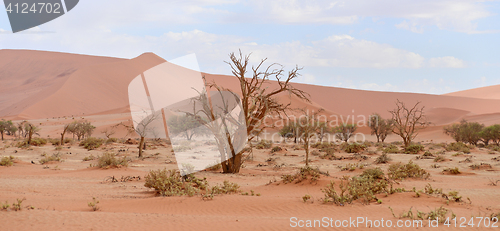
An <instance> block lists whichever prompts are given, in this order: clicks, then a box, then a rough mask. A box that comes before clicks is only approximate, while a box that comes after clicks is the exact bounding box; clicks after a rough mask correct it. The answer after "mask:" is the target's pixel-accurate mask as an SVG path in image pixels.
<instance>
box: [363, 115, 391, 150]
mask: <svg viewBox="0 0 500 231" xmlns="http://www.w3.org/2000/svg"><path fill="white" fill-rule="evenodd" d="M393 125H394V121H393V120H390V119H383V118H382V117H381V116H380V115H379V114H376V113H375V114H372V115H370V119H369V120H368V126H369V127H370V129H371V134H372V135H375V136H376V137H377V143H379V142H384V141H385V138H387V136H388V135H389V134H391V133H392V127H393Z"/></svg>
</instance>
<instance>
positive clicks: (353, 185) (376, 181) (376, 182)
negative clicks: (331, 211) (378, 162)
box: [321, 168, 391, 206]
mask: <svg viewBox="0 0 500 231" xmlns="http://www.w3.org/2000/svg"><path fill="white" fill-rule="evenodd" d="M389 185H390V183H389V181H388V180H387V178H386V177H385V176H384V173H383V172H382V170H380V169H378V168H376V169H369V170H366V171H365V172H363V174H361V175H360V176H354V177H351V178H349V177H348V176H344V177H343V178H342V179H341V181H340V184H339V189H340V193H337V191H336V189H335V182H333V181H330V184H328V185H327V186H326V187H325V188H324V189H322V190H321V191H322V192H323V193H324V195H325V197H324V198H323V202H324V203H333V204H336V205H342V206H343V205H345V204H346V203H352V202H353V201H355V200H357V199H362V200H363V202H364V203H366V204H369V203H370V202H371V201H373V200H375V201H378V200H379V199H378V198H377V197H376V196H375V195H376V194H379V193H391V192H390V191H391V190H389V187H388V186H389Z"/></svg>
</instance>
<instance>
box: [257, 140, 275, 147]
mask: <svg viewBox="0 0 500 231" xmlns="http://www.w3.org/2000/svg"><path fill="white" fill-rule="evenodd" d="M271 146H272V143H271V141H268V140H261V141H260V142H259V143H257V144H256V145H255V148H256V149H269V148H271Z"/></svg>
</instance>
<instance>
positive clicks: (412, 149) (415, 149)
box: [405, 144, 425, 154]
mask: <svg viewBox="0 0 500 231" xmlns="http://www.w3.org/2000/svg"><path fill="white" fill-rule="evenodd" d="M424 150H425V148H424V146H423V145H421V144H410V145H408V147H406V148H405V153H406V154H418V153H419V152H420V151H424Z"/></svg>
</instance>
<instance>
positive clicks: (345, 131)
mask: <svg viewBox="0 0 500 231" xmlns="http://www.w3.org/2000/svg"><path fill="white" fill-rule="evenodd" d="M356 129H357V126H356V124H340V125H339V126H338V127H336V128H335V129H334V132H335V136H336V137H337V139H339V140H342V141H344V142H346V143H347V141H349V139H350V138H351V137H352V136H354V132H356Z"/></svg>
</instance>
